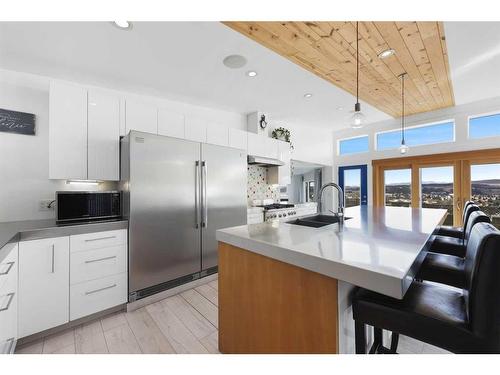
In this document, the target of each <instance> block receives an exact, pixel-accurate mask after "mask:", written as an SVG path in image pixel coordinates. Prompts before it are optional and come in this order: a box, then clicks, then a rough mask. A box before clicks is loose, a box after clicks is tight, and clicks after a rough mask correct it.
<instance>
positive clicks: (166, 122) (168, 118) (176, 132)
mask: <svg viewBox="0 0 500 375" xmlns="http://www.w3.org/2000/svg"><path fill="white" fill-rule="evenodd" d="M184 133H185V126H184V115H183V114H180V113H175V112H172V111H170V110H167V109H164V108H159V109H158V134H159V135H166V136H169V137H175V138H184Z"/></svg>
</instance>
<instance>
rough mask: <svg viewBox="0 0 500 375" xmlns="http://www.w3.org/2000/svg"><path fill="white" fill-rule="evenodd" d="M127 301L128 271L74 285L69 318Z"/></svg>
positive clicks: (71, 291) (71, 290) (75, 317)
mask: <svg viewBox="0 0 500 375" xmlns="http://www.w3.org/2000/svg"><path fill="white" fill-rule="evenodd" d="M125 302H127V273H126V272H124V273H121V274H119V275H113V276H108V277H103V278H102V279H97V280H92V281H87V282H84V283H80V284H76V285H72V286H71V287H70V314H69V319H70V320H75V319H79V318H82V317H84V316H87V315H90V314H93V313H96V312H99V311H102V310H106V309H109V308H111V307H114V306H117V305H120V304H122V303H125Z"/></svg>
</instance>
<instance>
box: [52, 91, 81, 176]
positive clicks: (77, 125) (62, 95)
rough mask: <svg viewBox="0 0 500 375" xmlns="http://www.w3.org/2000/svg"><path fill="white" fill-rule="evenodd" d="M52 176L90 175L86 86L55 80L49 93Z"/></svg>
mask: <svg viewBox="0 0 500 375" xmlns="http://www.w3.org/2000/svg"><path fill="white" fill-rule="evenodd" d="M49 146H50V147H49V178H51V179H87V90H86V89H85V88H83V87H81V86H78V85H74V84H69V83H63V82H57V81H53V82H51V83H50V94H49Z"/></svg>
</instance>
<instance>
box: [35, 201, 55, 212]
mask: <svg viewBox="0 0 500 375" xmlns="http://www.w3.org/2000/svg"><path fill="white" fill-rule="evenodd" d="M51 203H52V204H51ZM49 205H50V207H49ZM54 205H55V202H53V199H42V200H41V201H40V202H39V203H38V211H53V210H54Z"/></svg>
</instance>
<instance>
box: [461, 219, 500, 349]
mask: <svg viewBox="0 0 500 375" xmlns="http://www.w3.org/2000/svg"><path fill="white" fill-rule="evenodd" d="M465 275H466V289H464V297H465V304H466V306H465V307H466V309H467V315H468V320H469V324H470V329H471V330H472V332H473V334H474V335H476V336H478V337H480V338H482V339H484V340H485V341H487V342H490V343H492V345H494V346H495V347H496V348H497V349H498V350H500V231H499V230H497V229H496V228H495V227H494V226H493V225H491V224H489V223H477V224H476V225H474V227H473V228H472V231H471V234H470V238H469V242H468V244H467V254H466V256H465Z"/></svg>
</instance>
